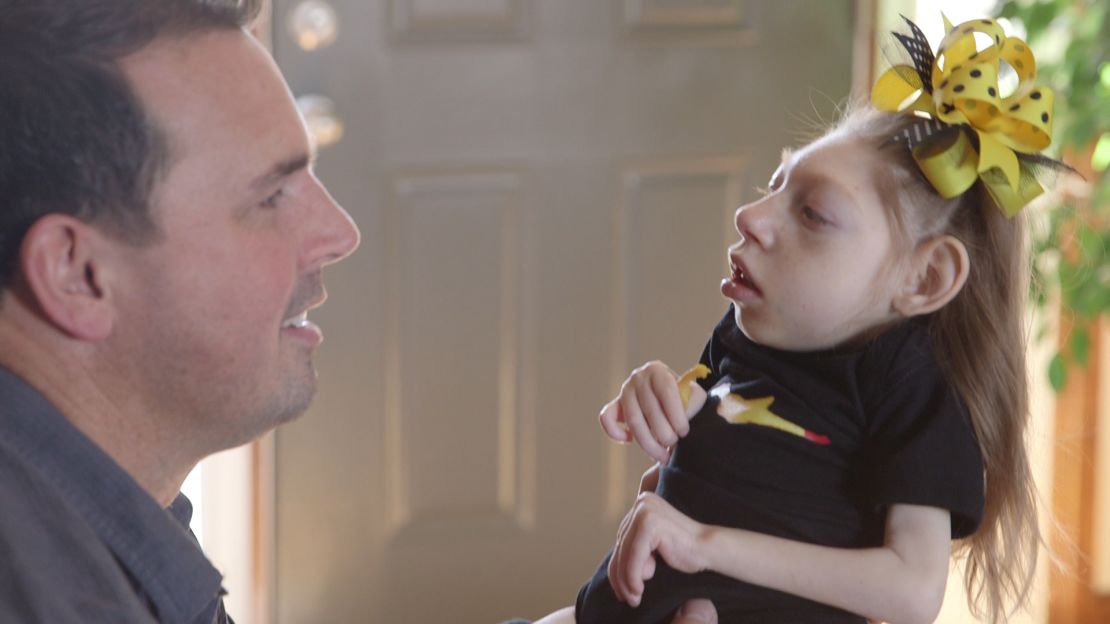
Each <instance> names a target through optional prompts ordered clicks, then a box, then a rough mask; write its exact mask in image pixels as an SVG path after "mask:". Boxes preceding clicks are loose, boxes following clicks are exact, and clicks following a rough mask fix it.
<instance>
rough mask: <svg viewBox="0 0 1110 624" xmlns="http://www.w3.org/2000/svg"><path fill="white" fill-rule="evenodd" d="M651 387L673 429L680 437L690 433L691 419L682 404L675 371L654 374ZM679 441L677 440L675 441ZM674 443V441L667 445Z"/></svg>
mask: <svg viewBox="0 0 1110 624" xmlns="http://www.w3.org/2000/svg"><path fill="white" fill-rule="evenodd" d="M694 385H697V384H694ZM651 388H652V394H653V395H654V396H655V398H656V400H657V401H658V402H659V404H660V407H661V408H662V411H663V414H664V415H665V416H666V418H667V421H668V423H669V424H670V427H671V430H672V431H674V432H675V434H677V436H678V437H686V434H687V433H690V419H689V418H687V416H686V408H685V407H683V406H682V398H681V397H679V394H678V384H677V383H676V382H675V378H674V377H673V373H670V371H666V374H659V375H654V376H652V378H651ZM677 441H678V440H675V442H677ZM673 444H674V443H673V442H672V443H671V444H668V445H667V446H671V445H673Z"/></svg>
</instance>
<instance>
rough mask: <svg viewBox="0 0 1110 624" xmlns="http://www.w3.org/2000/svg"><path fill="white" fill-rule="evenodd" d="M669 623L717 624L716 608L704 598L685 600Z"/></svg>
mask: <svg viewBox="0 0 1110 624" xmlns="http://www.w3.org/2000/svg"><path fill="white" fill-rule="evenodd" d="M671 624H717V609H716V608H715V607H714V606H713V603H712V602H710V601H709V600H706V599H705V598H694V599H693V600H687V601H686V604H684V605H682V608H681V609H679V610H678V613H677V614H676V615H675V616H674V619H673V620H671Z"/></svg>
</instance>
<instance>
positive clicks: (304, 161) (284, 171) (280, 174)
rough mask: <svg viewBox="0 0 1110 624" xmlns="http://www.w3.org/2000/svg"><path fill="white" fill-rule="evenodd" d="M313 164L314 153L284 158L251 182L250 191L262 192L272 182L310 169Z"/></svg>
mask: <svg viewBox="0 0 1110 624" xmlns="http://www.w3.org/2000/svg"><path fill="white" fill-rule="evenodd" d="M315 162H316V152H306V153H303V154H297V155H296V156H293V157H291V158H286V159H285V160H283V161H281V162H279V163H277V164H276V165H274V166H273V167H270V170H269V171H267V172H266V173H263V174H262V175H260V176H258V177H257V178H255V179H254V180H251V183H250V188H251V189H252V190H262V189H264V188H265V187H267V186H269V185H271V184H273V183H274V182H277V181H278V180H281V179H282V178H285V177H287V176H290V175H292V174H294V173H296V172H298V171H300V170H301V169H307V168H310V167H312V165H313V164H315Z"/></svg>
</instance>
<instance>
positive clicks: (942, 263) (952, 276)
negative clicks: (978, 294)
mask: <svg viewBox="0 0 1110 624" xmlns="http://www.w3.org/2000/svg"><path fill="white" fill-rule="evenodd" d="M970 270H971V263H970V261H969V258H968V255H967V248H966V247H964V244H963V243H962V242H961V241H960V240H959V239H957V238H955V237H954V236H949V235H944V236H938V237H936V238H932V239H929V240H927V241H925V242H924V243H921V244H920V245H918V246H917V249H916V250H914V254H913V258H912V265H911V268H910V270H909V271H908V272H907V274H906V279H905V284H903V287H902V290H901V292H900V293H899V294H898V295H897V296H895V298H894V303H893V305H894V309H895V310H897V311H898V312H899V313H901V314H902V316H905V317H910V316H917V315H920V314H928V313H930V312H935V311H936V310H939V309H940V308H942V307H944V306H945V304H947V303H948V302H949V301H952V299H953V298H955V296H956V295H958V294H959V292H960V289H961V288H963V286H964V283H965V282H967V275H968V272H969V271H970Z"/></svg>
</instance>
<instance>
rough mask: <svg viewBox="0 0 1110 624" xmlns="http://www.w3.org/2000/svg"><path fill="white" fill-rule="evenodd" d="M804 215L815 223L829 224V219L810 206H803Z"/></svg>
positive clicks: (807, 219)
mask: <svg viewBox="0 0 1110 624" xmlns="http://www.w3.org/2000/svg"><path fill="white" fill-rule="evenodd" d="M802 217H803V218H805V220H806V221H809V222H810V223H812V224H814V225H828V223H829V221H828V219H826V218H825V217H822V216H821V213H819V212H817V211H816V210H814V209H813V208H811V207H810V206H802Z"/></svg>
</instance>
